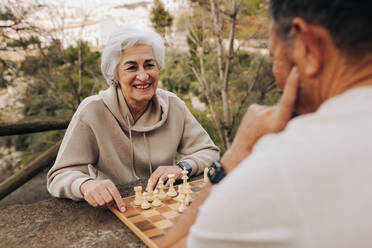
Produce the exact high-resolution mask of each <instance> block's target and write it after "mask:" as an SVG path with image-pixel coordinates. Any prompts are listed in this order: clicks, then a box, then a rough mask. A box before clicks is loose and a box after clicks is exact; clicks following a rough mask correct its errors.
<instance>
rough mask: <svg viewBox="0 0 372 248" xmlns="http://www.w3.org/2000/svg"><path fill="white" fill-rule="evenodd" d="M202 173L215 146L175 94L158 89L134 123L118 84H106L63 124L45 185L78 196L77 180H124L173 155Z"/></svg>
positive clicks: (150, 169) (146, 174)
mask: <svg viewBox="0 0 372 248" xmlns="http://www.w3.org/2000/svg"><path fill="white" fill-rule="evenodd" d="M177 152H179V153H181V154H182V155H183V157H182V159H181V160H180V161H186V162H188V163H189V164H190V165H191V166H192V173H191V174H192V175H194V174H199V173H201V172H202V171H203V170H204V168H205V167H207V166H209V165H210V164H211V163H212V162H213V161H214V160H217V159H219V150H218V148H217V147H216V146H215V145H214V144H213V142H212V140H211V139H210V137H209V135H208V134H207V132H206V131H205V130H204V129H203V128H202V127H201V125H200V124H199V123H198V122H197V120H196V119H195V118H194V117H193V116H192V114H191V113H190V111H189V110H188V109H187V107H186V105H185V103H184V102H183V101H182V100H180V99H179V98H178V97H177V96H176V95H175V94H173V93H170V92H168V91H164V90H161V89H157V91H156V94H155V96H154V97H153V99H152V100H151V102H150V104H149V106H148V107H147V109H146V111H145V112H144V114H143V115H142V116H141V117H140V119H138V120H137V122H136V123H134V120H133V117H132V115H131V113H130V111H129V109H128V106H127V104H126V102H125V100H124V97H123V94H122V93H121V91H120V88H116V87H114V86H111V87H110V88H109V89H107V90H105V91H101V92H100V93H99V95H95V96H91V97H88V98H86V99H84V101H83V102H82V103H81V104H80V106H79V108H78V109H77V111H76V113H75V114H74V116H73V118H72V120H71V123H70V125H69V126H68V128H67V131H66V134H65V137H64V138H63V141H62V144H61V147H60V149H59V152H58V155H57V159H56V161H55V164H54V165H53V167H52V168H51V169H50V171H49V173H48V176H47V177H48V178H47V179H48V183H47V187H48V190H49V192H50V193H51V194H52V195H53V196H56V197H65V198H71V199H74V200H77V199H82V198H83V196H82V194H81V192H80V185H81V184H82V183H83V182H85V181H86V180H88V179H103V178H109V179H111V180H112V181H113V182H114V183H120V184H123V183H129V182H131V181H134V180H136V179H138V178H148V177H149V176H150V175H151V173H152V172H153V171H154V170H155V169H156V168H157V167H158V166H163V165H174V164H175V161H174V160H175V155H176V153H177Z"/></svg>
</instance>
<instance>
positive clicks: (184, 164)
mask: <svg viewBox="0 0 372 248" xmlns="http://www.w3.org/2000/svg"><path fill="white" fill-rule="evenodd" d="M177 165H178V166H179V167H181V168H182V170H183V168H186V170H187V175H190V174H191V172H192V167H191V165H190V164H189V163H187V162H186V161H180V162H178V163H177Z"/></svg>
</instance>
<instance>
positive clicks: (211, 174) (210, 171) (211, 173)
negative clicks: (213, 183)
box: [208, 166, 216, 177]
mask: <svg viewBox="0 0 372 248" xmlns="http://www.w3.org/2000/svg"><path fill="white" fill-rule="evenodd" d="M215 173H216V168H214V166H211V167H209V170H208V175H209V176H210V177H211V176H213V175H214V174H215Z"/></svg>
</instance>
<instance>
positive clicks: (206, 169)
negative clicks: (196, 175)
mask: <svg viewBox="0 0 372 248" xmlns="http://www.w3.org/2000/svg"><path fill="white" fill-rule="evenodd" d="M208 171H209V169H208V168H205V169H204V180H203V186H205V185H206V184H207V183H208V182H209V178H208Z"/></svg>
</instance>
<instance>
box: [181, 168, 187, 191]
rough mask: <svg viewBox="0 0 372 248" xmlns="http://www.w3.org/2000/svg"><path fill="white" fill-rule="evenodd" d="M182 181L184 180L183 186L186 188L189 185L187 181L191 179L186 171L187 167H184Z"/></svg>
mask: <svg viewBox="0 0 372 248" xmlns="http://www.w3.org/2000/svg"><path fill="white" fill-rule="evenodd" d="M181 173H182V180H183V186H184V187H186V184H187V179H189V177H188V176H187V173H188V172H187V170H186V167H183V170H182V172H181Z"/></svg>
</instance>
